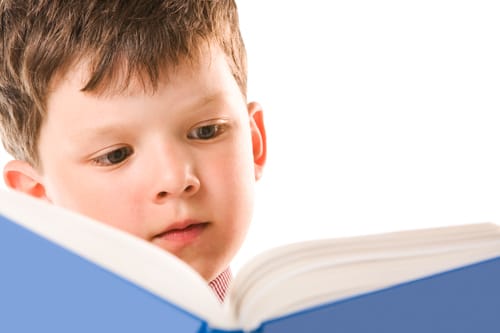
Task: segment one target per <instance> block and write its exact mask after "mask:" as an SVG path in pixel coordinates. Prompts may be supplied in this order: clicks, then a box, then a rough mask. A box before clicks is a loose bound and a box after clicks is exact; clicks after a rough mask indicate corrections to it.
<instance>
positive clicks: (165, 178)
mask: <svg viewBox="0 0 500 333" xmlns="http://www.w3.org/2000/svg"><path fill="white" fill-rule="evenodd" d="M207 52H208V51H207ZM210 53H211V55H210V56H209V55H206V56H204V57H202V61H201V62H200V66H199V67H196V68H192V67H190V66H187V65H183V66H180V67H179V68H177V69H176V71H174V72H173V73H171V75H170V76H169V79H168V81H167V82H166V83H165V82H164V83H162V84H160V86H159V89H158V91H157V92H156V93H154V94H148V93H143V92H142V91H141V90H140V89H135V90H132V91H129V92H127V93H123V94H116V95H112V96H106V95H105V96H96V95H95V94H89V93H83V92H81V91H80V89H81V88H82V86H83V84H82V83H83V82H84V80H85V74H86V71H85V68H83V66H80V67H81V68H76V69H75V70H73V71H72V72H70V73H68V74H67V75H66V77H65V78H64V79H62V80H61V81H59V82H58V83H57V84H56V85H55V86H54V89H53V90H52V91H51V94H50V95H49V98H48V101H47V102H48V104H47V106H48V114H47V119H46V121H45V122H44V124H43V126H42V128H41V135H40V140H39V146H38V147H39V153H40V161H41V166H42V171H41V173H40V174H39V177H40V178H39V183H40V186H41V187H43V189H44V191H43V192H44V195H45V196H46V198H47V199H48V200H50V201H51V202H53V203H55V204H57V205H60V206H64V207H66V208H70V209H72V210H75V211H78V212H81V213H83V214H85V215H88V216H90V217H93V218H95V219H97V220H100V221H102V222H104V223H106V224H109V225H112V226H115V227H117V228H119V229H122V230H125V231H127V232H130V233H132V234H134V235H136V236H139V237H141V238H143V239H145V240H147V241H149V242H151V243H153V244H156V245H157V246H159V247H161V248H163V249H165V250H167V251H169V252H171V253H173V254H174V255H176V256H177V257H179V258H180V259H182V260H183V261H185V262H187V263H188V264H189V265H191V266H192V267H193V268H194V269H196V270H197V271H198V272H199V273H200V274H201V275H202V276H203V277H204V278H205V279H206V280H211V279H213V278H215V277H216V275H217V274H218V273H220V272H221V271H222V270H224V269H225V268H226V267H227V266H228V265H229V262H230V261H231V259H232V257H233V256H234V255H235V253H236V251H237V250H238V249H239V247H240V245H241V243H242V241H243V239H244V236H245V234H246V231H247V227H248V225H249V222H250V219H251V212H252V207H253V190H254V189H253V187H254V182H255V180H256V179H258V178H259V177H260V172H261V169H262V167H263V164H264V161H265V133H264V127H263V123H262V114H261V109H260V106H259V105H257V104H255V103H251V104H249V105H246V103H245V100H244V98H243V96H242V94H241V92H240V90H239V87H238V85H237V84H236V82H235V80H234V78H233V76H232V74H231V72H230V69H229V67H228V65H227V63H226V61H225V57H224V55H223V53H222V52H220V51H219V50H218V49H216V48H214V50H213V51H211V52H210Z"/></svg>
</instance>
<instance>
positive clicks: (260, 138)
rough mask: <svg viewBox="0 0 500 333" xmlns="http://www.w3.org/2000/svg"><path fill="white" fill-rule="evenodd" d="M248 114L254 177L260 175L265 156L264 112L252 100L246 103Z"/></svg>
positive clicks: (257, 177) (259, 176) (258, 177)
mask: <svg viewBox="0 0 500 333" xmlns="http://www.w3.org/2000/svg"><path fill="white" fill-rule="evenodd" d="M248 114H249V116H250V128H251V131H252V146H253V158H254V166H255V179H256V180H259V179H260V178H261V177H262V172H263V170H264V165H265V164H266V158H267V143H266V129H265V126H264V114H263V111H262V107H261V106H260V104H258V103H256V102H252V103H249V104H248Z"/></svg>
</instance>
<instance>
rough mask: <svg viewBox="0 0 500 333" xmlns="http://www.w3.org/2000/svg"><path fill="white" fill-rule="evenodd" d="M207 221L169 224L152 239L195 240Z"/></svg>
mask: <svg viewBox="0 0 500 333" xmlns="http://www.w3.org/2000/svg"><path fill="white" fill-rule="evenodd" d="M208 225H209V222H182V223H176V224H174V225H172V226H170V227H169V228H168V229H167V230H166V231H164V232H162V233H160V234H158V235H156V236H155V237H154V239H157V240H163V241H168V242H174V243H183V244H187V243H190V242H193V241H194V240H196V239H197V238H198V237H199V236H200V235H201V234H202V232H203V231H204V230H205V229H206V228H207V226H208Z"/></svg>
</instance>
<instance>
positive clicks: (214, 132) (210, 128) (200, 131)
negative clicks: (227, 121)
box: [188, 124, 225, 140]
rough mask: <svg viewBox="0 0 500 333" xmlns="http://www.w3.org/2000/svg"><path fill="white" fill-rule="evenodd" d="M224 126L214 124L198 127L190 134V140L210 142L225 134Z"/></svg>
mask: <svg viewBox="0 0 500 333" xmlns="http://www.w3.org/2000/svg"><path fill="white" fill-rule="evenodd" d="M224 129H225V126H224V124H212V125H205V126H200V127H196V128H194V129H193V130H191V131H190V132H189V133H188V138H189V139H196V140H210V139H213V138H216V137H217V136H219V135H221V134H222V133H223V132H224Z"/></svg>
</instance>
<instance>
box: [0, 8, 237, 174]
mask: <svg viewBox="0 0 500 333" xmlns="http://www.w3.org/2000/svg"><path fill="white" fill-rule="evenodd" d="M203 45H208V46H210V45H217V46H219V47H220V48H221V49H222V50H223V51H224V53H225V54H226V57H227V61H228V64H229V66H230V68H231V70H232V73H233V76H234V78H235V80H236V82H237V84H238V85H239V87H240V89H241V91H242V93H243V95H244V96H245V95H246V80H247V78H246V71H247V70H246V53H245V47H244V44H243V40H242V38H241V34H240V31H239V23H238V15H237V8H236V4H235V3H234V1H233V0H148V1H144V0H106V1H102V0H85V1H66V0H39V1H26V0H2V1H0V61H1V64H0V136H1V138H2V141H3V144H4V147H5V149H6V150H7V152H9V153H10V154H11V155H12V156H13V157H14V158H16V159H20V160H25V161H27V162H29V163H30V164H32V165H33V166H38V164H39V156H38V150H37V139H38V136H39V131H40V127H41V124H42V121H43V119H44V114H45V112H46V110H45V104H46V97H47V94H48V92H49V88H50V85H51V83H53V81H54V80H55V78H56V76H60V75H64V74H65V73H66V72H67V70H68V69H69V68H70V67H71V66H72V65H74V64H77V63H79V62H80V61H85V63H86V64H88V65H89V79H88V81H87V82H86V84H85V85H84V86H83V87H82V91H88V92H94V93H103V92H105V91H109V90H110V89H126V88H127V87H128V85H129V83H130V80H131V79H132V78H134V79H135V78H138V79H139V82H141V83H142V84H143V87H144V88H145V89H148V88H150V89H153V90H154V89H156V88H157V85H158V82H159V79H160V75H163V74H164V72H165V68H166V67H167V66H169V67H170V68H172V67H175V66H177V65H179V64H180V63H181V61H186V60H189V61H197V59H198V58H199V56H200V52H201V50H202V48H203ZM117 78H121V79H117Z"/></svg>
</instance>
